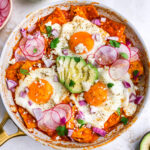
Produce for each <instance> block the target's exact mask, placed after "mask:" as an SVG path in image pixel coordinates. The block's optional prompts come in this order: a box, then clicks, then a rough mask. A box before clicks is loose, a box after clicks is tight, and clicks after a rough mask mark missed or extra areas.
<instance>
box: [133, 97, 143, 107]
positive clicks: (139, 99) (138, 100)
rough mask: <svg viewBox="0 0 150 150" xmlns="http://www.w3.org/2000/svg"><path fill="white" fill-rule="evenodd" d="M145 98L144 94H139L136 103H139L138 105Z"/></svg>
mask: <svg viewBox="0 0 150 150" xmlns="http://www.w3.org/2000/svg"><path fill="white" fill-rule="evenodd" d="M143 98H144V96H137V97H136V99H135V101H134V103H135V104H137V105H138V104H140V103H141V101H142V100H143Z"/></svg>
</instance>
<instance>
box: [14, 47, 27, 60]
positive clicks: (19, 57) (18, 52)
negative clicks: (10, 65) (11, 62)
mask: <svg viewBox="0 0 150 150" xmlns="http://www.w3.org/2000/svg"><path fill="white" fill-rule="evenodd" d="M15 59H16V61H17V62H18V61H25V60H26V57H25V56H24V54H23V53H22V51H21V50H20V48H17V49H16V51H15Z"/></svg>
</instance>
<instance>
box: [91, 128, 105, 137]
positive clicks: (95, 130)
mask: <svg viewBox="0 0 150 150" xmlns="http://www.w3.org/2000/svg"><path fill="white" fill-rule="evenodd" d="M92 130H93V132H95V133H97V134H99V135H101V136H103V137H104V136H105V135H106V131H105V130H103V129H100V128H97V127H93V128H92Z"/></svg>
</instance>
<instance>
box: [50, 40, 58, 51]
mask: <svg viewBox="0 0 150 150" xmlns="http://www.w3.org/2000/svg"><path fill="white" fill-rule="evenodd" d="M58 43H59V38H56V39H54V40H52V42H51V44H50V47H51V48H52V49H53V48H56V47H57V44H58Z"/></svg>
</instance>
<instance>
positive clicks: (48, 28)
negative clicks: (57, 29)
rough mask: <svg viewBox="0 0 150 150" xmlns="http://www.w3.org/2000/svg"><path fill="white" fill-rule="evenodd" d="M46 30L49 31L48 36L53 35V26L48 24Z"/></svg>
mask: <svg viewBox="0 0 150 150" xmlns="http://www.w3.org/2000/svg"><path fill="white" fill-rule="evenodd" d="M46 31H47V35H48V37H50V36H51V32H52V27H51V26H46Z"/></svg>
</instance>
